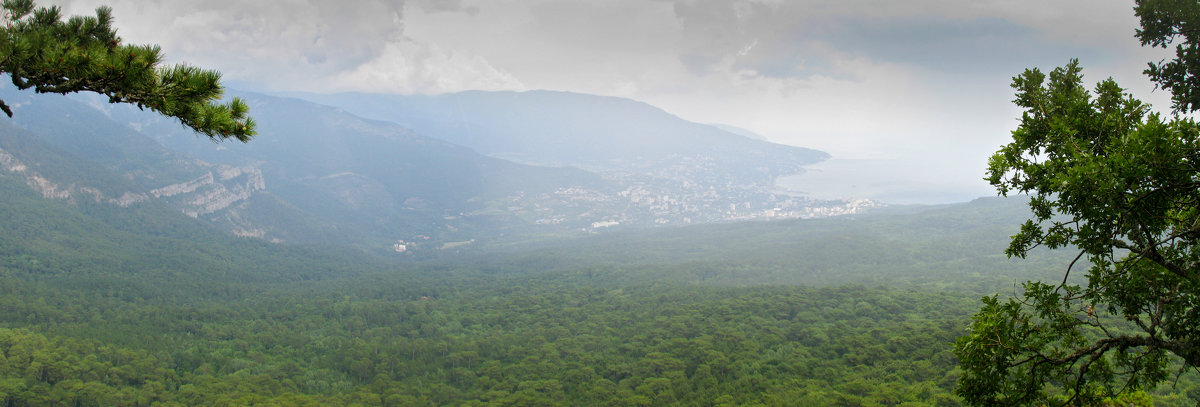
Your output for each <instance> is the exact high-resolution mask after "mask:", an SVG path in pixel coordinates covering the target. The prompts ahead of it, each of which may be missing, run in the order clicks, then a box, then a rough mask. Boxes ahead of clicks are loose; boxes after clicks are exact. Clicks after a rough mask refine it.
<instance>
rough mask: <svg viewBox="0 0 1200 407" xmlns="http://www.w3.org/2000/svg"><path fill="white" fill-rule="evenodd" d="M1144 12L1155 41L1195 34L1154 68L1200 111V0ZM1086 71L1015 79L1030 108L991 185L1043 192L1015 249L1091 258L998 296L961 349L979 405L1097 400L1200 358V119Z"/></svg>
mask: <svg viewBox="0 0 1200 407" xmlns="http://www.w3.org/2000/svg"><path fill="white" fill-rule="evenodd" d="M1136 11H1137V14H1138V16H1139V17H1141V19H1142V29H1141V30H1138V34H1137V35H1138V37H1139V38H1140V39H1141V40H1142V42H1143V44H1148V45H1154V46H1163V47H1165V46H1167V45H1169V44H1171V43H1172V42H1173V41H1175V40H1176V39H1179V38H1182V39H1183V42H1182V43H1181V44H1179V45H1178V46H1177V53H1176V55H1177V58H1176V59H1174V60H1171V61H1163V62H1159V63H1156V64H1155V63H1152V64H1151V65H1150V69H1148V70H1147V71H1146V73H1147V74H1148V75H1149V76H1150V77H1151V79H1153V80H1154V81H1156V82H1157V83H1158V84H1159V86H1161V87H1162V88H1164V89H1168V90H1170V91H1171V92H1172V94H1173V97H1174V107H1175V110H1176V113H1186V112H1191V111H1194V110H1196V109H1197V108H1200V80H1198V76H1197V73H1200V53H1198V51H1200V50H1198V49H1197V48H1196V42H1195V39H1200V37H1198V35H1200V32H1198V31H1197V28H1192V27H1193V26H1192V21H1193V20H1194V19H1195V18H1196V17H1198V16H1200V15H1198V14H1197V13H1198V12H1200V3H1197V2H1195V1H1190V2H1189V1H1172V0H1143V1H1139V2H1138V7H1137V9H1136ZM1080 71H1081V69H1080V67H1079V64H1078V62H1077V61H1071V62H1070V63H1069V64H1068V65H1066V66H1064V67H1061V68H1058V69H1055V70H1053V71H1052V72H1050V73H1049V75H1046V74H1044V73H1042V72H1041V71H1039V70H1037V69H1030V70H1026V71H1025V72H1024V73H1022V74H1021V75H1019V76H1017V77H1015V78H1013V84H1012V86H1013V88H1014V89H1016V100H1015V101H1014V102H1015V103H1016V104H1017V105H1018V106H1020V107H1021V108H1022V109H1024V113H1023V114H1022V116H1021V121H1020V125H1019V126H1018V127H1017V129H1016V130H1015V131H1013V132H1012V142H1011V143H1009V144H1007V145H1005V146H1003V147H1002V148H1001V149H1000V150H999V151H998V152H997V153H996V154H995V155H993V156H992V157H991V159H990V161H989V163H988V172H987V175H988V176H987V179H988V181H989V182H990V183H991V184H992V185H993V186H995V187H996V188H997V190H998V191H999V192H1000V194H1002V195H1007V194H1009V193H1021V194H1028V195H1029V196H1030V201H1029V206H1030V209H1031V211H1032V213H1033V219H1031V220H1029V221H1028V222H1026V223H1025V224H1024V225H1023V226H1022V227H1021V229H1020V232H1019V233H1017V234H1016V235H1015V236H1013V238H1012V243H1011V245H1010V246H1009V248H1008V250H1007V253H1008V254H1009V255H1010V256H1017V257H1022V258H1023V257H1025V255H1026V254H1028V253H1029V252H1030V251H1031V250H1033V249H1034V248H1037V247H1048V248H1051V249H1057V248H1069V249H1070V250H1077V251H1078V253H1077V256H1076V257H1075V261H1074V262H1072V263H1071V264H1069V265H1066V271H1065V273H1064V274H1065V275H1064V276H1063V279H1062V281H1061V282H1057V283H1046V282H1036V281H1033V282H1027V283H1025V284H1024V286H1023V288H1024V289H1023V292H1022V293H1019V295H1017V296H1015V298H1009V299H1004V300H1002V299H1000V298H999V297H997V296H993V297H987V298H984V306H983V308H982V309H981V310H980V311H979V312H978V313H977V314H976V315H975V316H974V320H973V322H972V324H971V328H970V329H971V330H970V332H969V333H968V334H967V335H964V336H962V337H960V338H959V339H958V340H957V342H956V343H955V353H956V354H957V355H958V357H959V359H960V366H961V367H962V369H963V375H962V376H961V378H960V380H959V383H958V384H959V386H958V389H957V392H958V393H959V394H960V395H961V396H963V397H964V399H965V400H966V401H967V402H968V403H969V404H972V405H1036V404H1043V405H1044V404H1051V405H1097V404H1100V403H1102V402H1104V400H1105V399H1106V398H1109V397H1114V396H1117V395H1121V394H1128V393H1129V392H1132V391H1135V390H1141V389H1150V388H1153V387H1155V385H1157V384H1159V383H1161V382H1163V381H1165V380H1168V379H1169V378H1170V377H1171V376H1172V373H1174V372H1178V373H1183V372H1185V371H1188V370H1195V369H1197V367H1198V366H1200V128H1198V127H1197V125H1196V123H1195V121H1194V120H1192V119H1190V118H1188V117H1179V116H1176V117H1169V118H1168V117H1163V115H1160V114H1157V113H1152V112H1151V111H1150V107H1149V106H1148V105H1146V104H1144V103H1142V102H1141V101H1139V100H1137V99H1135V98H1133V97H1132V96H1131V95H1130V94H1128V93H1126V92H1125V91H1124V90H1123V89H1122V88H1121V87H1120V86H1118V85H1117V84H1116V83H1115V82H1114V81H1113V80H1111V79H1108V80H1104V81H1101V82H1099V83H1098V84H1097V85H1096V86H1095V87H1094V88H1091V89H1089V88H1088V87H1087V86H1086V85H1085V84H1084V83H1083V78H1082V75H1081V74H1080ZM1080 269H1085V270H1080ZM1072 273H1076V274H1077V275H1076V276H1075V277H1077V278H1074V279H1073V278H1071V277H1072ZM1079 273H1082V274H1083V275H1082V276H1078V274H1079ZM1173 369H1178V370H1173Z"/></svg>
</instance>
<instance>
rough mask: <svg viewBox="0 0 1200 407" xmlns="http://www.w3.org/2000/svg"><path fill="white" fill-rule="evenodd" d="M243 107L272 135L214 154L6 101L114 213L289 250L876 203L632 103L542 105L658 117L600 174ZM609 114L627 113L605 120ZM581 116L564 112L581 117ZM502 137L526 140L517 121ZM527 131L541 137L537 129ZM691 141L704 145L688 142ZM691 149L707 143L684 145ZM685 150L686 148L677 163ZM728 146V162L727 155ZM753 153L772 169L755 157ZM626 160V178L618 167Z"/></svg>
mask: <svg viewBox="0 0 1200 407" xmlns="http://www.w3.org/2000/svg"><path fill="white" fill-rule="evenodd" d="M235 93H236V92H235ZM534 94H535V95H537V94H540V93H534ZM238 95H240V96H242V97H244V98H246V99H247V100H248V101H249V103H250V105H251V109H252V111H253V116H254V117H255V118H256V119H257V120H258V122H259V124H260V127H259V130H260V134H259V135H258V136H257V137H256V138H255V139H254V140H252V141H251V142H250V143H247V144H242V143H234V142H225V143H214V142H212V141H211V140H209V139H207V138H205V137H202V136H198V135H196V134H195V133H193V132H191V131H190V130H188V129H187V128H185V127H183V126H181V125H180V124H179V123H178V122H177V121H175V120H173V119H168V118H164V117H162V116H160V115H158V114H155V113H153V112H145V111H141V110H139V109H137V108H136V107H133V106H128V105H120V104H116V105H114V104H110V103H108V102H107V100H104V99H103V98H102V97H97V96H95V95H91V96H89V95H86V94H85V95H76V96H74V97H69V98H64V97H61V96H57V95H37V94H33V93H29V92H16V91H15V90H13V89H11V87H9V88H3V89H0V97H3V98H4V100H6V101H9V102H10V103H11V104H12V106H13V107H14V110H15V111H16V116H15V119H14V123H15V124H17V125H19V126H21V127H23V128H24V129H26V130H28V131H29V132H30V133H31V134H34V135H37V136H38V137H40V138H41V139H43V140H45V141H46V142H48V143H50V144H51V145H54V146H55V147H56V148H59V149H62V150H64V151H65V152H67V153H70V154H73V155H75V156H78V157H80V158H83V159H86V160H89V161H91V162H93V163H95V164H96V165H99V166H101V167H103V168H104V169H105V170H106V171H110V172H111V173H112V174H114V175H113V177H115V178H119V179H122V180H123V182H125V184H123V185H126V186H125V187H122V188H124V189H122V190H121V191H116V190H113V191H112V192H111V193H107V192H106V194H105V197H106V198H105V199H110V200H116V201H120V202H143V201H151V200H153V201H158V202H162V203H165V204H168V205H170V206H172V207H174V208H176V209H177V210H179V211H180V212H182V213H184V214H186V215H188V216H190V217H193V218H197V219H201V220H204V221H207V222H208V223H210V224H212V225H215V226H217V227H218V228H220V229H223V230H226V231H228V232H230V233H233V234H236V235H238V236H247V237H257V238H261V239H265V240H268V241H275V242H293V243H299V242H311V243H333V244H346V245H352V246H357V247H363V248H370V249H374V250H396V251H401V252H405V253H410V254H411V253H414V252H420V253H428V252H430V251H436V250H435V249H443V250H445V249H453V250H456V251H457V250H463V249H470V248H471V247H474V246H479V245H480V244H483V243H489V242H494V241H500V240H503V241H512V240H524V239H529V238H534V239H537V238H542V237H547V236H551V237H556V236H570V235H577V234H580V233H594V232H598V231H601V230H611V229H614V228H616V229H621V228H627V227H648V226H655V225H672V224H691V223H706V222H721V221H732V220H744V219H777V218H794V217H821V216H828V215H836V214H844V213H855V212H859V211H861V210H863V209H864V208H869V207H871V206H872V205H873V204H872V203H869V202H858V201H814V200H811V199H806V198H804V197H796V196H791V195H788V194H785V193H778V192H777V191H776V190H775V189H774V185H773V179H774V176H775V175H776V174H777V173H786V172H790V171H796V170H798V169H796V168H791V167H788V166H789V165H791V163H804V162H809V161H811V160H816V159H820V158H823V157H824V155H822V153H819V152H814V151H811V150H805V149H797V148H794V147H786V146H778V145H775V144H771V143H765V142H760V141H755V140H750V139H746V138H744V137H741V136H737V135H733V134H731V133H727V132H723V131H720V130H717V129H715V128H713V127H711V126H706V125H698V124H695V123H688V122H685V121H682V120H680V119H678V118H674V117H673V116H669V115H666V114H665V113H662V112H661V111H659V110H657V109H655V108H653V107H649V106H647V105H644V104H640V103H636V102H631V101H627V100H622V99H616V98H595V97H581V96H579V95H572V94H559V93H545V94H544V95H549V96H554V97H566V98H567V99H566V100H564V101H563V102H562V103H563V104H569V103H575V102H571V100H573V99H575V98H579V99H580V100H583V101H592V102H596V103H600V102H603V103H600V106H601V107H600V108H597V109H595V113H596V115H597V117H599V118H584V117H574V118H568V117H559V118H558V119H550V121H551V123H550V124H546V125H545V127H546V128H556V126H557V128H562V127H563V126H568V127H569V126H575V127H579V128H580V129H583V128H586V127H588V126H591V125H598V124H597V123H599V122H603V121H605V120H609V121H614V120H618V119H619V117H616V116H612V114H614V112H627V113H628V115H626V116H627V117H634V116H638V115H643V116H646V117H648V118H643V119H638V120H640V121H641V122H642V123H656V122H657V123H658V124H654V125H653V126H650V127H655V126H657V127H656V128H658V129H659V130H657V131H656V132H654V133H652V134H643V135H642V136H640V137H641V138H646V139H654V140H656V141H654V142H652V143H651V144H652V145H657V146H658V147H655V148H651V149H647V150H645V152H646V154H643V155H640V156H638V157H640V158H637V159H635V158H629V157H628V156H626V157H625V158H619V157H621V154H617V153H618V152H621V151H624V150H623V149H629V148H632V147H629V146H628V145H626V146H624V147H621V146H616V144H628V142H629V140H630V137H629V136H626V135H622V136H619V137H618V136H613V139H614V140H620V141H619V142H615V143H611V144H614V145H613V146H607V144H605V143H600V144H601V145H604V146H605V147H604V148H600V149H598V150H597V151H599V153H597V157H598V158H597V159H596V160H593V162H595V163H600V162H607V163H608V164H605V165H606V166H594V167H591V170H590V171H589V170H584V169H580V168H576V167H571V166H548V165H547V164H548V163H546V162H542V163H539V164H540V165H532V164H528V163H526V164H521V163H516V162H513V161H509V160H505V159H502V158H498V157H494V156H487V155H483V154H480V153H478V152H476V151H475V150H473V149H472V148H468V147H464V146H460V145H457V144H454V143H451V142H448V141H445V140H441V139H437V138H433V137H428V136H426V135H425V134H422V133H420V132H417V131H414V130H412V129H410V128H407V127H405V126H402V125H400V124H397V123H394V122H390V121H382V120H372V119H364V118H361V117H359V116H356V115H354V114H351V113H350V112H349V111H347V110H344V109H341V108H336V107H331V106H326V105H320V104H316V103H313V102H308V101H303V100H299V99H294V98H284V97H274V96H266V95H261V94H254V93H238ZM481 95H489V94H482V93H481ZM516 95H521V94H516ZM492 96H495V95H492ZM485 99H486V98H485ZM605 104H615V105H616V107H615V108H604V107H603V106H604V105H605ZM485 107H486V106H481V107H480V108H479V109H485ZM495 107H496V108H498V109H502V110H501V111H500V112H485V111H483V110H480V112H479V114H480V115H485V116H490V117H494V118H498V117H499V116H502V115H504V111H503V105H497V106H495ZM429 108H430V109H432V107H429ZM581 109H582V107H580V106H576V107H572V108H570V109H565V110H563V111H564V112H573V113H572V114H574V115H576V116H580V115H583V110H581ZM584 110H586V109H584ZM430 114H431V115H432V114H433V113H430ZM604 118H606V119H604ZM530 120H541V119H539V118H530ZM571 120H581V121H582V124H571V123H569V122H570V121H571ZM495 125H496V126H499V127H504V126H509V127H510V128H508V129H507V130H505V131H509V132H511V131H517V130H514V129H515V128H513V127H512V126H516V123H514V122H507V123H499V124H495ZM488 126H490V124H489V125H488ZM524 126H525V127H524V128H528V129H536V128H538V126H537V125H536V124H534V123H528V124H525V125H524ZM630 126H631V125H630V124H628V123H626V124H621V125H614V126H610V129H611V128H623V129H624V128H632V127H630ZM476 127H479V128H485V127H487V126H485V125H484V124H479V125H477V126H476ZM688 129H691V130H694V132H692V133H689V132H687V131H684V130H688ZM431 131H438V130H431ZM531 131H532V130H531ZM539 131H541V130H539ZM581 131H582V130H581ZM689 131H690V130H689ZM539 134H541V133H539ZM593 134H599V133H593ZM539 137H545V135H544V134H541V135H539ZM688 137H691V138H694V139H696V140H707V141H706V143H708V144H706V145H690V144H688V143H678V142H679V141H680V140H683V139H684V138H688ZM671 140H673V141H671ZM668 141H671V142H668ZM566 144H571V143H565V144H564V146H565V145H566ZM676 144H678V146H682V147H678V148H679V150H678V152H675V153H669V152H668V151H669V150H670V148H671V147H670V146H676ZM720 146H724V147H725V148H728V149H730V150H729V151H726V152H721V151H718V150H720ZM738 146H740V147H738ZM610 147H611V148H610ZM564 148H565V147H564ZM531 151H537V149H534V150H531ZM564 151H565V150H564ZM631 151H633V150H628V151H625V152H624V153H622V154H626V153H630V152H631ZM579 153H580V154H581V155H579V156H578V157H579V158H580V160H583V161H587V160H585V159H584V158H586V154H583V153H582V152H579ZM755 155H757V156H758V157H759V158H761V159H757V160H755V159H751V156H755ZM42 159H47V158H46V157H38V156H36V155H35V156H29V157H26V158H25V159H24V161H23V162H27V163H32V164H36V163H38V162H39V160H42ZM622 160H625V161H622ZM806 160H807V161H806ZM525 161H527V162H528V161H532V160H525ZM620 162H625V163H626V164H628V165H626V166H625V167H620V166H619V165H618V164H619V163H620ZM750 162H754V163H755V164H756V165H757V166H756V167H751V166H749V164H748V163H750ZM773 162H774V163H780V162H786V164H778V165H775V164H772V163H773ZM559 163H563V162H559ZM580 165H581V166H582V165H583V163H580ZM52 167H53V166H45V168H47V169H49V168H52ZM788 168H791V169H788ZM797 168H798V167H797ZM47 171H48V172H47V174H51V173H53V176H46V177H45V178H46V180H47V182H49V183H50V184H53V185H74V186H76V187H78V188H83V189H89V188H90V189H95V190H100V191H105V189H104V188H101V187H100V186H98V185H93V184H90V183H88V182H76V179H77V178H78V179H85V178H87V175H86V174H75V173H71V172H70V171H68V170H65V169H61V170H53V171H51V170H47ZM80 177H82V178H80ZM116 201H114V202H116Z"/></svg>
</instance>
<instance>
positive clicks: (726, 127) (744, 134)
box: [708, 123, 770, 141]
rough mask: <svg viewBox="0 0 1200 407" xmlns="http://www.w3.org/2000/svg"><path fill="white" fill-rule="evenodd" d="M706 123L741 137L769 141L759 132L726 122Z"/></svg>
mask: <svg viewBox="0 0 1200 407" xmlns="http://www.w3.org/2000/svg"><path fill="white" fill-rule="evenodd" d="M708 125H709V126H713V127H716V128H718V129H721V130H725V131H727V132H730V133H733V134H736V135H739V136H742V137H745V138H748V139H751V140H761V141H770V140H767V138H766V137H763V136H762V135H761V134H758V133H755V132H752V131H750V130H746V129H743V128H741V127H737V126H733V125H728V124H721V123H709V124H708Z"/></svg>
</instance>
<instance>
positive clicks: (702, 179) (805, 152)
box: [294, 91, 875, 225]
mask: <svg viewBox="0 0 1200 407" xmlns="http://www.w3.org/2000/svg"><path fill="white" fill-rule="evenodd" d="M294 95H296V96H297V97H301V98H306V99H308V100H313V101H316V102H318V103H323V104H329V105H334V106H340V107H342V108H344V109H346V110H347V111H349V112H352V113H354V114H356V115H361V116H363V117H370V118H373V119H379V120H386V121H389V122H394V123H398V124H400V125H403V126H405V127H407V128H411V129H413V130H414V131H416V132H418V133H420V134H423V135H427V136H430V137H436V138H439V139H443V140H447V141H449V142H453V143H456V144H461V145H464V146H467V147H470V148H473V149H475V150H477V151H479V152H481V153H483V154H487V155H490V156H494V157H500V158H505V159H511V160H515V161H518V162H526V163H532V164H538V165H567V166H574V167H579V168H583V169H587V170H589V171H593V172H596V173H598V174H600V175H601V176H603V177H604V178H605V179H606V180H609V181H611V182H613V183H615V184H618V185H620V186H621V189H622V190H621V192H620V195H619V196H611V195H609V196H607V197H605V198H604V199H606V200H611V201H620V202H623V203H624V205H625V206H627V207H628V208H629V209H627V210H623V211H621V213H620V214H619V216H610V217H601V218H599V219H596V221H597V222H596V224H599V225H606V224H611V222H617V223H619V224H622V225H625V224H639V225H647V224H650V225H658V224H669V225H679V224H691V223H708V222H724V221H732V220H746V219H768V218H770V219H774V218H803V217H822V216H830V215H837V214H845V213H860V212H863V211H865V210H869V209H870V208H871V207H874V206H875V203H873V202H866V201H861V200H856V199H835V200H819V199H811V198H809V197H806V196H803V195H802V194H797V193H793V192H788V191H782V190H780V189H779V188H777V187H776V186H775V181H776V179H777V178H779V177H781V176H786V175H792V174H796V173H799V172H802V171H803V168H802V167H803V166H804V165H806V164H811V163H814V162H818V161H821V160H825V159H826V158H828V157H829V155H828V154H826V153H823V152H820V151H816V150H811V149H806V148H800V147H793V146H785V145H780V144H774V143H770V142H767V141H764V140H755V139H753V138H748V137H744V136H741V135H737V134H734V133H731V132H729V131H726V130H723V129H720V128H718V127H715V126H712V125H705V124H699V123H693V122H689V121H686V120H683V119H680V118H679V117H676V116H673V115H671V114H668V113H666V112H664V111H662V110H661V109H658V108H656V107H654V106H650V105H647V104H645V103H641V102H637V101H633V100H629V99H623V98H616V97H602V96H595V95H586V94H577V93H567V92H552V91H530V92H480V91H472V92H462V93H455V94H445V95H435V96H431V95H394V94H391V95H388V94H365V93H345V94H334V95H318V94H294ZM589 194H592V195H596V194H594V193H592V192H590V191H589ZM599 195H604V194H599Z"/></svg>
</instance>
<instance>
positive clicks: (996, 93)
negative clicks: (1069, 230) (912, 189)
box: [52, 0, 1168, 197]
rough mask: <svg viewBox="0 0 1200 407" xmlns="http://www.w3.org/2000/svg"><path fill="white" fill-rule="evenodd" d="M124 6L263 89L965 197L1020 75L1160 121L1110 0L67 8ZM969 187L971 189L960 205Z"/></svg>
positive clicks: (1001, 130) (134, 32)
mask: <svg viewBox="0 0 1200 407" xmlns="http://www.w3.org/2000/svg"><path fill="white" fill-rule="evenodd" d="M52 3H55V4H60V5H62V6H63V7H64V9H65V11H66V12H67V13H70V14H83V13H91V12H92V10H94V9H95V8H96V7H97V6H99V5H101V4H108V5H110V6H111V7H112V8H113V13H114V15H115V17H116V26H117V28H118V33H119V34H120V35H121V36H122V37H123V38H124V39H125V41H126V42H129V43H157V44H160V45H162V47H163V49H164V50H165V52H166V54H167V58H168V61H169V62H181V61H187V62H189V63H193V64H196V65H200V66H203V67H206V68H213V69H217V70H220V71H221V72H223V73H224V74H225V77H226V79H227V81H228V83H230V84H231V85H233V86H235V87H240V88H246V89H251V90H265V91H315V92H327V91H373V92H398V93H442V92H455V91H461V90H469V89H483V90H531V89H552V90H566V91H574V92H582V93H592V94H600V95H612V96H623V97H629V98H632V99H636V100H640V101H643V102H647V103H650V104H653V105H656V106H658V107H661V108H663V109H665V110H666V111H668V112H671V113H673V114H676V115H679V116H681V117H683V118H685V119H689V120H692V121H697V122H705V123H725V124H731V125H735V126H739V127H743V128H746V129H750V130H752V131H755V132H757V133H759V134H762V135H763V136H766V137H767V138H768V139H770V140H772V141H775V142H779V143H785V144H792V145H798V146H805V147H813V148H818V149H821V150H825V151H828V152H830V153H832V154H834V155H835V157H838V158H850V159H861V158H869V159H881V160H887V162H889V163H896V164H895V167H894V168H895V170H894V171H886V172H885V173H879V174H876V175H877V176H879V177H882V178H884V179H886V178H888V177H891V178H895V182H903V181H905V180H911V181H913V184H914V185H921V186H922V187H923V188H931V189H941V190H947V191H956V192H955V194H952V195H955V196H963V197H970V196H983V195H992V192H991V190H990V189H989V187H988V186H987V185H986V183H984V182H983V181H981V180H980V178H982V176H983V169H984V168H985V163H986V159H987V157H988V156H989V155H990V154H991V152H993V151H995V149H996V148H997V147H998V146H1000V145H1001V144H1003V143H1005V142H1006V140H1007V139H1008V137H1009V132H1010V131H1011V130H1012V129H1013V127H1014V126H1015V118H1016V117H1017V115H1018V114H1019V112H1018V111H1017V110H1016V109H1015V108H1014V107H1012V104H1011V103H1010V101H1011V99H1012V91H1011V89H1010V88H1009V87H1008V85H1009V83H1010V82H1011V78H1012V77H1013V76H1014V75H1016V74H1018V73H1019V72H1020V71H1021V70H1023V69H1024V68H1026V67H1041V68H1043V69H1044V70H1048V69H1052V68H1053V67H1056V66H1060V65H1063V64H1065V63H1066V62H1067V61H1068V60H1069V59H1070V58H1079V59H1080V61H1081V63H1082V65H1083V66H1084V67H1085V75H1087V76H1086V79H1087V80H1088V81H1089V82H1095V81H1098V80H1101V79H1104V78H1106V77H1109V76H1112V77H1114V78H1115V79H1117V81H1118V83H1120V84H1122V85H1123V86H1125V87H1127V88H1129V89H1130V90H1131V91H1133V92H1134V93H1135V94H1136V95H1137V96H1138V97H1139V98H1142V99H1143V100H1146V101H1150V102H1152V103H1154V104H1155V105H1156V107H1160V108H1164V109H1165V108H1166V107H1167V101H1168V96H1167V95H1165V94H1164V93H1163V92H1152V90H1153V85H1152V84H1151V83H1150V82H1148V81H1147V80H1146V79H1145V78H1144V76H1142V75H1141V70H1142V69H1144V68H1145V64H1146V62H1148V61H1150V60H1159V59H1161V58H1163V57H1165V56H1167V55H1168V53H1166V52H1165V51H1163V50H1153V49H1143V48H1141V47H1140V46H1139V45H1138V43H1137V40H1136V39H1135V38H1134V37H1133V34H1134V30H1135V28H1136V26H1137V20H1136V18H1135V17H1134V16H1133V11H1132V7H1133V4H1132V2H1125V1H1114V0H1058V1H1050V2H1047V1H1041V0H1036V1H1034V0H986V1H973V0H909V1H882V0H880V1H863V0H814V1H788V0H750V1H724V0H695V1H692V0H675V1H672V0H579V1H547V0H356V1H332V0H255V1H244V0H206V1H192V0H77V1H66V0H57V1H54V2H52ZM958 191H961V192H958Z"/></svg>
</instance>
